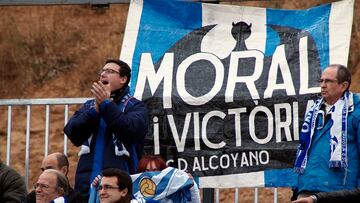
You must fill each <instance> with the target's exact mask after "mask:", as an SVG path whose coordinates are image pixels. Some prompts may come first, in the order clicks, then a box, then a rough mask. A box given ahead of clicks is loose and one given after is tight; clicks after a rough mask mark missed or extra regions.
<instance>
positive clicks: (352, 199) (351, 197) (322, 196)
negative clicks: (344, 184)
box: [315, 189, 360, 203]
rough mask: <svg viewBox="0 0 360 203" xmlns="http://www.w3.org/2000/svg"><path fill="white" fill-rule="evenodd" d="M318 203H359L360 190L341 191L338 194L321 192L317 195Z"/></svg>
mask: <svg viewBox="0 0 360 203" xmlns="http://www.w3.org/2000/svg"><path fill="white" fill-rule="evenodd" d="M315 195H316V197H317V199H318V200H317V202H318V203H335V202H336V203H337V202H346V203H358V202H360V189H355V190H340V191H336V192H320V193H317V194H315Z"/></svg>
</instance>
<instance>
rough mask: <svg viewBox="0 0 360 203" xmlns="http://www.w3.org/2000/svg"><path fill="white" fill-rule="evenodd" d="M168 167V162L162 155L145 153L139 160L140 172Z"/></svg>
mask: <svg viewBox="0 0 360 203" xmlns="http://www.w3.org/2000/svg"><path fill="white" fill-rule="evenodd" d="M166 167H167V166H166V163H165V161H164V160H163V159H162V158H161V156H156V155H144V156H143V157H141V159H140V161H139V164H138V172H139V173H142V172H147V171H162V170H163V169H165V168H166Z"/></svg>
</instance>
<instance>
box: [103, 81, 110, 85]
mask: <svg viewBox="0 0 360 203" xmlns="http://www.w3.org/2000/svg"><path fill="white" fill-rule="evenodd" d="M101 83H102V84H103V85H108V84H109V81H101Z"/></svg>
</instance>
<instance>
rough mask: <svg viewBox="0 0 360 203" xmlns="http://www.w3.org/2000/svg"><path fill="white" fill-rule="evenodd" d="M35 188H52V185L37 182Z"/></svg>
mask: <svg viewBox="0 0 360 203" xmlns="http://www.w3.org/2000/svg"><path fill="white" fill-rule="evenodd" d="M33 186H34V189H35V190H36V189H38V188H39V189H42V190H43V189H49V188H51V187H50V185H45V184H41V183H35V184H34V185H33Z"/></svg>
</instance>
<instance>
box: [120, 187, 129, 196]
mask: <svg viewBox="0 0 360 203" xmlns="http://www.w3.org/2000/svg"><path fill="white" fill-rule="evenodd" d="M127 194H128V189H127V188H124V189H123V190H121V191H120V195H121V197H126V195H127Z"/></svg>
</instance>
